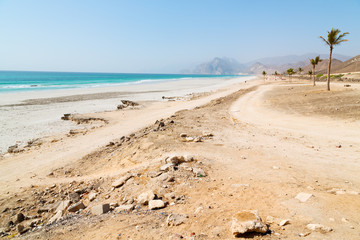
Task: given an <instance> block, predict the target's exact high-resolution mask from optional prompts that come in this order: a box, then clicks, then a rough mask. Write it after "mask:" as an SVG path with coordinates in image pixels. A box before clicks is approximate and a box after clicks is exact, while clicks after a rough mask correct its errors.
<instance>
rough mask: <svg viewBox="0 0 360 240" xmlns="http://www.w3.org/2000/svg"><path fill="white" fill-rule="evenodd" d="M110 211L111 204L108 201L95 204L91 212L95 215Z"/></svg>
mask: <svg viewBox="0 0 360 240" xmlns="http://www.w3.org/2000/svg"><path fill="white" fill-rule="evenodd" d="M109 211H110V204H108V203H105V204H99V205H96V206H93V207H92V208H91V213H92V214H93V215H101V214H103V213H107V212H109Z"/></svg>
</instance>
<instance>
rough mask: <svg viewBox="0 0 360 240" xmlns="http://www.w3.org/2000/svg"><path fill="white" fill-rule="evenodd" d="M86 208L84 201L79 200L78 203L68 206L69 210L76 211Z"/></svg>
mask: <svg viewBox="0 0 360 240" xmlns="http://www.w3.org/2000/svg"><path fill="white" fill-rule="evenodd" d="M84 208H85V205H84V204H83V203H82V202H77V203H75V204H73V205H71V206H70V207H68V209H67V210H68V211H69V212H76V211H78V210H80V209H84Z"/></svg>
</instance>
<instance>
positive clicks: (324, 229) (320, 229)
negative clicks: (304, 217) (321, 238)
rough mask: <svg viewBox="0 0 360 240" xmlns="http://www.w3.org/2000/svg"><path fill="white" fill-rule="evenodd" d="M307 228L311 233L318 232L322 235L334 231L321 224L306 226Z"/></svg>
mask: <svg viewBox="0 0 360 240" xmlns="http://www.w3.org/2000/svg"><path fill="white" fill-rule="evenodd" d="M306 228H307V229H309V230H311V231H318V232H321V233H328V232H331V231H332V228H331V227H326V226H324V225H321V224H308V225H306Z"/></svg>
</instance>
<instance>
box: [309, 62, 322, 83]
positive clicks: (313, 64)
mask: <svg viewBox="0 0 360 240" xmlns="http://www.w3.org/2000/svg"><path fill="white" fill-rule="evenodd" d="M319 62H322V59H320V56H316V57H315V58H313V59H310V63H311V65H312V66H313V71H312V72H313V74H314V82H313V86H315V85H316V84H315V67H316V65H318V63H319Z"/></svg>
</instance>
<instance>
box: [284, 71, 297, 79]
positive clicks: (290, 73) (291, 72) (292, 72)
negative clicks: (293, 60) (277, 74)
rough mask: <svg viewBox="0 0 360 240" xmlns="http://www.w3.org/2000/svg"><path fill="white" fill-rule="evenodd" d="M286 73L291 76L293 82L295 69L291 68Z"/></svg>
mask: <svg viewBox="0 0 360 240" xmlns="http://www.w3.org/2000/svg"><path fill="white" fill-rule="evenodd" d="M286 73H287V74H289V76H290V80H291V75H293V74H295V73H296V72H295V71H294V69H293V68H289V69H288V70H286Z"/></svg>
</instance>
